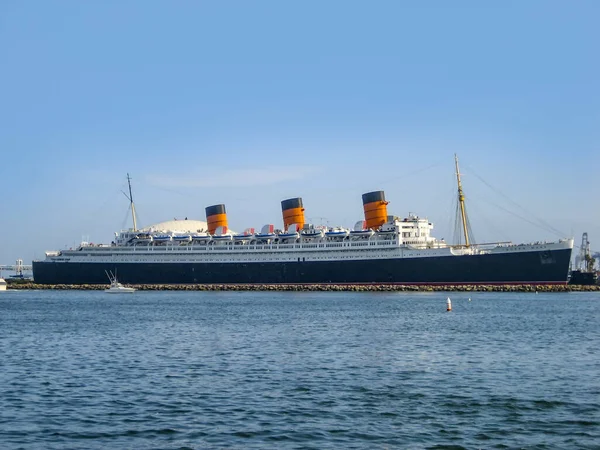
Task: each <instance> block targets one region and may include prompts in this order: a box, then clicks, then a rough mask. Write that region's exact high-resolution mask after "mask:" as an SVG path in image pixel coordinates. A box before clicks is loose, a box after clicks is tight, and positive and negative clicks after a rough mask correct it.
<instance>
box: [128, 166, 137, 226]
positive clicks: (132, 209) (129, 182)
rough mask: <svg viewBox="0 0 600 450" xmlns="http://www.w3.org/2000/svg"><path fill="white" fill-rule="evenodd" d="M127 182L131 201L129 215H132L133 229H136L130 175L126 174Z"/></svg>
mask: <svg viewBox="0 0 600 450" xmlns="http://www.w3.org/2000/svg"><path fill="white" fill-rule="evenodd" d="M127 184H128V185H129V202H130V203H131V215H132V217H133V231H137V221H136V219H135V205H134V203H133V195H132V193H131V177H130V176H129V174H127Z"/></svg>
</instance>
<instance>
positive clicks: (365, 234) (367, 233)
mask: <svg viewBox="0 0 600 450" xmlns="http://www.w3.org/2000/svg"><path fill="white" fill-rule="evenodd" d="M374 234H375V232H374V231H373V230H352V231H351V232H350V236H351V237H371V236H373V235H374Z"/></svg>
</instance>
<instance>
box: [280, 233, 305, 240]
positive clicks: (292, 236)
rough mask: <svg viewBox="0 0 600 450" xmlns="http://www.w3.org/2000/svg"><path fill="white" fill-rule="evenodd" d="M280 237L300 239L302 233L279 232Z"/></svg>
mask: <svg viewBox="0 0 600 450" xmlns="http://www.w3.org/2000/svg"><path fill="white" fill-rule="evenodd" d="M277 237H278V238H279V239H298V238H299V237H300V234H299V233H298V232H295V233H279V234H278V235H277Z"/></svg>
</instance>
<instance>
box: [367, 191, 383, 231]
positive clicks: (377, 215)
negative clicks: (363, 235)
mask: <svg viewBox="0 0 600 450" xmlns="http://www.w3.org/2000/svg"><path fill="white" fill-rule="evenodd" d="M362 201H363V209H364V211H365V222H366V223H365V228H366V229H367V230H368V229H371V230H376V229H377V228H379V227H380V226H381V225H383V224H384V223H386V221H387V204H388V202H386V201H385V194H384V193H383V191H373V192H367V193H366V194H363V196H362Z"/></svg>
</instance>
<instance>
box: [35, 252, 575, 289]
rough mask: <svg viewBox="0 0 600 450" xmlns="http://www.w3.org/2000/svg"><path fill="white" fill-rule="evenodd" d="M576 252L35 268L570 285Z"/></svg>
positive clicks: (69, 279)
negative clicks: (569, 274)
mask: <svg viewBox="0 0 600 450" xmlns="http://www.w3.org/2000/svg"><path fill="white" fill-rule="evenodd" d="M570 259H571V249H563V250H554V251H532V252H518V253H502V254H485V255H475V256H444V257H425V258H403V259H372V260H346V261H310V262H309V261H306V262H268V263H262V262H256V263H214V262H212V263H183V262H181V263H166V262H161V263H150V262H149V263H140V262H137V263H73V262H46V261H34V262H33V277H34V281H35V282H36V283H40V284H107V283H108V278H107V276H106V274H105V270H106V271H109V270H110V271H112V272H113V273H114V272H116V273H117V277H118V279H119V281H120V282H121V283H127V284H215V283H218V284H307V283H310V284H566V283H567V275H568V271H569V261H570Z"/></svg>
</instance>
